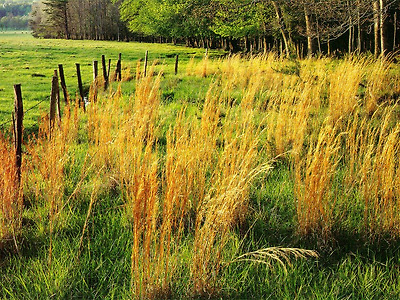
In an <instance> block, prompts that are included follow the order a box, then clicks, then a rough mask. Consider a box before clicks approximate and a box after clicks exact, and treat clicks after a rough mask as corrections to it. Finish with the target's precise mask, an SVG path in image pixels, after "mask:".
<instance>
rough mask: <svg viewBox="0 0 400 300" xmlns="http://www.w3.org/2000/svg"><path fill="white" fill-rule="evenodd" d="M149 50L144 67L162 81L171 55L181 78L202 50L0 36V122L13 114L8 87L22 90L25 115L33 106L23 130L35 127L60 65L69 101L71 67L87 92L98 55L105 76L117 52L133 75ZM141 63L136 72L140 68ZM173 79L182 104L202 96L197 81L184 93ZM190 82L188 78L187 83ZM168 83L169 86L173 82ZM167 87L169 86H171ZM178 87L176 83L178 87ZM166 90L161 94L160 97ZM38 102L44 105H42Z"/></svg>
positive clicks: (128, 89) (46, 106) (72, 90)
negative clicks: (153, 67) (104, 66)
mask: <svg viewBox="0 0 400 300" xmlns="http://www.w3.org/2000/svg"><path fill="white" fill-rule="evenodd" d="M147 50H148V51H149V64H150V66H151V64H153V63H155V64H156V65H157V66H156V71H157V72H159V71H160V70H163V72H164V75H165V77H166V78H169V77H170V75H172V74H173V73H174V64H175V55H177V54H178V55H179V62H180V66H179V72H180V73H181V74H182V75H183V74H185V73H186V67H187V65H188V63H189V62H190V60H191V59H192V58H195V59H197V60H199V59H201V58H202V57H203V56H204V50H202V49H192V48H185V47H174V46H171V45H158V44H146V43H143V44H139V43H126V42H120V43H117V42H107V41H98V42H91V41H68V42H66V41H64V40H45V39H34V38H33V37H32V36H31V35H30V34H28V33H23V34H22V33H15V32H2V33H0V55H1V64H0V68H1V69H0V72H1V73H0V74H1V77H0V123H2V122H5V121H8V120H10V118H11V112H12V111H13V109H14V108H13V103H14V91H13V85H14V84H17V83H20V84H21V85H22V93H23V100H24V104H25V108H26V109H25V110H27V109H29V108H30V107H33V106H35V105H37V104H38V103H39V102H40V104H39V109H35V110H33V111H31V112H30V113H29V114H27V115H26V118H25V119H26V120H25V121H26V123H25V126H27V127H31V126H36V125H37V123H38V119H39V116H40V114H39V112H40V111H44V110H48V109H49V103H50V92H51V79H52V76H53V72H54V70H55V69H58V64H63V67H64V72H65V77H66V85H67V88H68V90H69V94H70V96H71V97H72V98H74V97H75V94H76V91H77V89H78V83H77V75H76V66H75V64H76V63H79V64H80V65H81V73H82V81H83V85H84V87H85V88H86V89H88V88H89V85H90V84H91V82H92V80H93V67H92V65H93V61H94V60H97V61H98V63H99V74H102V71H101V56H102V55H105V56H106V60H107V65H108V59H111V60H112V61H111V72H110V73H111V74H112V73H113V72H114V70H115V67H116V62H117V60H118V54H119V53H122V68H123V69H125V71H128V70H127V69H128V68H131V70H132V74H133V76H135V72H136V65H137V62H138V60H144V56H145V52H146V51H147ZM209 55H210V57H217V56H220V55H223V52H220V51H210V53H209ZM143 63H144V62H143V61H142V67H143ZM174 78H175V79H174V80H178V81H181V80H182V81H183V82H182V88H179V89H178V91H179V92H182V94H181V95H178V96H179V97H180V98H183V99H185V98H186V99H196V98H197V97H198V92H203V93H205V91H204V87H203V82H201V83H200V82H199V84H198V85H196V83H195V82H194V85H192V84H190V86H191V87H193V89H192V90H187V89H185V86H187V85H186V82H185V81H186V80H187V79H186V77H185V76H179V77H178V79H176V77H174ZM189 80H190V79H189ZM173 83H174V82H173ZM173 83H172V84H173ZM178 83H179V82H178ZM134 88H135V86H134V85H132V84H129V83H127V84H126V86H125V85H124V86H123V91H124V93H127V94H129V93H131V92H132V91H134ZM168 93H172V91H170V87H169V86H167V87H166V89H165V97H168V96H170V98H171V95H169V94H168ZM42 101H44V102H42Z"/></svg>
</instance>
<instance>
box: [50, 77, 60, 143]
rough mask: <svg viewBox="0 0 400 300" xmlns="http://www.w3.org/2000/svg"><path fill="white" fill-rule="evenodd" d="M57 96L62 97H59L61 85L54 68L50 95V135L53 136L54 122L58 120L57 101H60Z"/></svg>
mask: <svg viewBox="0 0 400 300" xmlns="http://www.w3.org/2000/svg"><path fill="white" fill-rule="evenodd" d="M57 98H58V99H60V97H59V87H58V76H57V70H54V75H53V79H52V81H51V96H50V118H49V119H50V127H49V130H50V137H51V136H52V131H53V128H54V123H55V120H56V111H57V108H58V107H57V106H58V105H57V102H58V103H59V101H57ZM58 111H60V109H59V108H58Z"/></svg>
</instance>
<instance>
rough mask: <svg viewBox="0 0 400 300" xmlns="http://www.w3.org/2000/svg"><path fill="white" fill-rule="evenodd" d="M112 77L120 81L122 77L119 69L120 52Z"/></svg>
mask: <svg viewBox="0 0 400 300" xmlns="http://www.w3.org/2000/svg"><path fill="white" fill-rule="evenodd" d="M114 78H115V80H117V81H121V79H122V71H121V53H120V54H119V55H118V61H117V68H116V69H115V75H114Z"/></svg>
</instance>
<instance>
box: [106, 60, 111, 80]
mask: <svg viewBox="0 0 400 300" xmlns="http://www.w3.org/2000/svg"><path fill="white" fill-rule="evenodd" d="M110 68H111V58H110V59H109V60H108V70H107V78H108V80H110Z"/></svg>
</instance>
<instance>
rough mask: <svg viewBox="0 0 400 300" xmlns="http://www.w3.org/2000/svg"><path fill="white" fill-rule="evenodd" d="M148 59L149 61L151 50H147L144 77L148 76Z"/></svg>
mask: <svg viewBox="0 0 400 300" xmlns="http://www.w3.org/2000/svg"><path fill="white" fill-rule="evenodd" d="M148 59H149V50H146V55H145V57H144V72H143V75H144V77H146V76H147V62H148Z"/></svg>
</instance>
